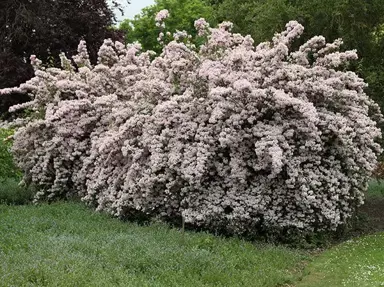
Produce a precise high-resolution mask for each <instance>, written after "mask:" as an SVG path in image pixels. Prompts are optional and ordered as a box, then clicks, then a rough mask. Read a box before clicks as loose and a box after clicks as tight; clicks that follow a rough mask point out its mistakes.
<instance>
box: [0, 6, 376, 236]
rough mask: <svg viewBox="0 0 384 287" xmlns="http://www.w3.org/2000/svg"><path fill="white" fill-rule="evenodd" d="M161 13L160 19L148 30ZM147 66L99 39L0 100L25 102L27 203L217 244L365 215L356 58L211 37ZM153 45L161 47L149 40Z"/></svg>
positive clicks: (365, 109) (149, 57)
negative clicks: (32, 198)
mask: <svg viewBox="0 0 384 287" xmlns="http://www.w3.org/2000/svg"><path fill="white" fill-rule="evenodd" d="M167 17H168V11H165V10H164V11H160V13H159V14H158V15H157V17H156V20H157V21H158V22H159V26H160V27H164V25H163V22H164V21H165V20H166V18H167ZM195 26H196V29H197V34H198V36H199V37H202V38H205V39H206V42H205V44H204V45H202V46H200V47H198V48H196V47H194V46H193V45H192V44H191V43H190V42H189V40H188V39H189V37H188V35H186V34H185V33H184V32H176V33H175V34H174V35H173V37H174V41H171V42H170V43H168V44H167V45H166V46H165V47H164V49H163V52H162V53H161V54H160V55H158V56H154V55H153V53H152V52H150V51H146V52H142V51H141V50H140V46H139V45H138V44H130V45H128V46H127V47H125V46H124V45H123V44H121V43H119V42H112V41H111V40H105V42H104V44H103V45H102V47H101V48H100V51H99V53H98V64H97V65H96V66H92V65H91V63H90V61H89V56H88V53H87V49H86V44H85V42H84V41H82V42H81V43H80V45H79V48H78V55H77V56H75V57H74V58H73V62H71V61H70V60H69V59H67V58H66V57H65V55H64V54H62V55H61V61H62V69H57V68H47V69H45V68H44V67H43V66H42V65H41V64H42V63H41V61H40V60H38V59H37V58H36V57H34V56H32V57H31V62H32V64H33V65H34V67H35V69H36V71H35V74H36V76H35V77H34V78H33V79H31V80H30V81H28V82H27V83H26V84H23V85H21V86H20V87H18V88H11V89H5V90H2V91H1V92H0V93H1V94H9V93H15V92H20V93H25V92H29V93H30V96H31V101H30V102H28V103H26V104H23V105H18V106H14V107H12V108H11V109H12V110H18V109H25V108H28V109H29V111H31V112H30V113H29V118H24V119H23V121H24V122H25V124H23V125H22V126H21V128H19V129H18V130H17V132H16V134H15V136H14V138H15V141H14V146H13V153H14V155H15V160H16V162H17V164H18V166H19V167H20V168H21V169H22V170H23V172H24V174H25V176H24V181H25V182H26V183H33V184H34V185H36V186H38V187H39V188H40V191H39V192H38V193H37V195H36V200H37V201H38V200H44V199H48V200H54V199H57V198H66V197H71V196H78V197H81V199H82V200H83V201H84V202H86V203H88V204H89V205H92V206H94V207H95V208H97V210H104V211H107V212H109V213H111V214H113V215H115V216H118V217H121V218H134V217H157V218H160V219H163V220H168V221H171V220H175V219H176V220H178V221H179V222H180V220H179V219H180V217H181V216H183V217H184V218H185V220H186V222H187V223H188V224H190V225H192V226H200V227H204V228H206V229H209V230H213V231H215V230H223V231H225V232H226V233H229V234H254V233H257V232H259V231H260V230H263V229H273V228H279V229H282V230H285V229H298V230H300V231H321V230H334V229H336V228H337V227H338V226H340V225H343V224H345V223H346V222H347V221H348V220H349V219H350V218H351V216H352V215H353V214H354V213H355V211H356V208H357V207H358V206H360V205H361V204H362V203H363V198H364V195H363V193H364V191H365V190H366V188H367V185H368V181H369V179H370V175H371V173H372V171H373V169H374V168H375V166H376V162H377V155H378V153H379V152H380V151H381V149H380V145H379V144H378V142H377V141H378V140H379V138H380V136H381V134H380V130H379V128H377V121H381V120H382V115H381V113H380V111H379V108H378V106H377V105H376V104H375V103H374V102H373V101H372V100H371V99H369V97H368V96H367V95H366V94H365V93H364V88H365V87H366V84H365V83H364V81H363V80H362V79H360V78H359V77H358V76H357V75H356V74H355V73H353V72H348V71H347V70H346V68H347V67H348V62H349V61H350V60H354V59H356V58H357V55H356V52H355V51H346V52H341V51H339V50H340V46H341V44H342V41H341V40H336V41H335V42H333V43H327V42H326V41H325V39H324V37H321V36H317V37H314V38H312V39H310V40H309V41H308V42H306V43H305V44H304V45H302V46H300V47H298V48H295V47H296V46H295V40H297V38H298V37H300V35H301V34H302V33H303V27H302V26H301V25H300V24H299V23H297V22H295V21H292V22H289V23H288V24H287V25H286V30H285V31H283V32H282V33H280V34H276V35H275V37H274V38H273V39H272V41H271V42H265V43H261V44H259V45H257V46H254V43H253V40H252V38H251V37H250V36H245V37H243V36H241V35H239V34H234V33H231V27H232V25H231V23H228V22H224V23H222V24H220V25H219V26H218V27H217V28H210V27H209V25H208V23H207V22H206V21H205V20H204V19H199V20H197V21H196V22H195ZM159 40H160V41H161V40H162V36H161V35H160V36H159Z"/></svg>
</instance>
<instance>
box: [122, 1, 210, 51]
mask: <svg viewBox="0 0 384 287" xmlns="http://www.w3.org/2000/svg"><path fill="white" fill-rule="evenodd" d="M164 9H167V10H169V11H170V15H169V18H168V19H167V29H165V27H161V26H159V25H157V26H156V22H155V16H156V14H157V13H158V12H159V11H161V10H164ZM198 18H205V19H207V20H208V21H209V22H210V23H212V22H213V21H212V20H213V9H212V7H211V6H210V5H208V4H207V3H206V1H205V0H155V4H154V5H151V6H148V7H146V8H144V9H143V10H142V11H141V13H140V14H138V15H136V16H135V18H134V19H133V20H130V19H126V20H124V21H123V22H122V23H121V24H120V27H119V28H120V30H122V31H124V32H125V40H126V43H133V42H135V41H137V42H139V43H140V44H141V45H142V47H143V49H144V50H153V51H156V52H161V49H162V46H161V44H160V43H159V41H158V40H157V38H158V35H159V33H160V32H161V33H163V38H164V39H162V40H163V41H165V42H170V41H171V40H172V36H171V35H170V33H171V32H172V33H173V32H175V31H176V30H178V31H180V32H181V31H186V32H187V33H188V35H191V36H192V37H193V38H195V37H194V36H196V30H195V29H194V24H193V23H194V21H195V20H196V19H198ZM167 32H168V33H167ZM200 41H201V39H196V44H199V43H200Z"/></svg>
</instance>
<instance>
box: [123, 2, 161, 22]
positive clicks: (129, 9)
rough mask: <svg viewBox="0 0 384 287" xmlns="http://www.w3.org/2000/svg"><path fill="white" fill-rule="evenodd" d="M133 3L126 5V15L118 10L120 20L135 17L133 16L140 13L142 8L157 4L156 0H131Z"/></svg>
mask: <svg viewBox="0 0 384 287" xmlns="http://www.w3.org/2000/svg"><path fill="white" fill-rule="evenodd" d="M130 2H131V4H129V5H127V4H125V5H124V8H125V9H124V16H121V13H120V12H119V11H117V12H116V16H117V19H118V21H121V20H123V19H126V18H129V19H133V16H135V15H136V14H139V13H140V11H141V9H143V8H144V7H147V6H149V5H152V4H155V0H130Z"/></svg>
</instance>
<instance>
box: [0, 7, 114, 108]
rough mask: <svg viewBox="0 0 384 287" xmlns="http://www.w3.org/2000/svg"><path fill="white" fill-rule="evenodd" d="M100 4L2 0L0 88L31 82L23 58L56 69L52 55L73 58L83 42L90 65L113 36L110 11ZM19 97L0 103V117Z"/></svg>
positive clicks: (55, 57)
mask: <svg viewBox="0 0 384 287" xmlns="http://www.w3.org/2000/svg"><path fill="white" fill-rule="evenodd" d="M112 4H113V6H111V7H110V6H109V5H108V4H107V1H106V0H91V1H84V0H71V1H68V0H56V1H52V0H2V1H1V2H0V67H1V70H0V88H5V87H12V86H15V85H19V84H21V83H23V82H25V81H26V80H27V79H29V78H31V77H32V76H33V69H32V66H31V65H30V64H29V57H30V56H31V55H32V54H35V55H37V56H38V57H39V58H40V59H42V60H43V61H44V62H45V63H46V64H47V65H51V66H56V65H58V63H59V58H58V55H59V53H60V52H62V51H66V52H67V53H68V54H69V55H72V54H73V53H74V52H76V48H77V44H78V42H79V41H80V40H81V39H84V40H86V41H87V43H88V46H89V52H90V56H91V59H92V60H93V61H96V58H97V50H98V47H99V46H100V45H101V43H102V41H103V40H104V39H105V38H108V37H111V36H113V37H115V36H118V35H117V34H116V33H114V31H113V30H111V29H109V27H110V26H111V25H112V24H113V17H114V16H113V12H112V10H111V9H112V7H116V6H118V5H119V3H118V2H117V1H113V3H112ZM25 99H26V96H25V95H10V96H9V97H6V98H4V97H3V98H2V100H1V102H0V113H4V112H6V111H7V109H8V107H9V106H10V105H12V104H15V103H16V102H20V101H25Z"/></svg>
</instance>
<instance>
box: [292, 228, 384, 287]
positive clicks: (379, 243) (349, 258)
mask: <svg viewBox="0 0 384 287" xmlns="http://www.w3.org/2000/svg"><path fill="white" fill-rule="evenodd" d="M305 272H306V273H308V275H307V276H305V277H304V278H303V280H302V281H301V282H300V283H298V284H297V285H295V286H297V287H338V286H348V287H378V286H384V233H380V234H374V235H369V236H366V237H363V238H357V239H353V240H349V241H347V242H344V243H343V244H340V245H338V246H336V247H334V248H331V249H330V250H327V251H325V252H324V253H322V254H321V255H320V256H319V257H317V258H316V259H315V260H313V262H311V263H310V264H309V266H308V267H307V268H306V271H305Z"/></svg>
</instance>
